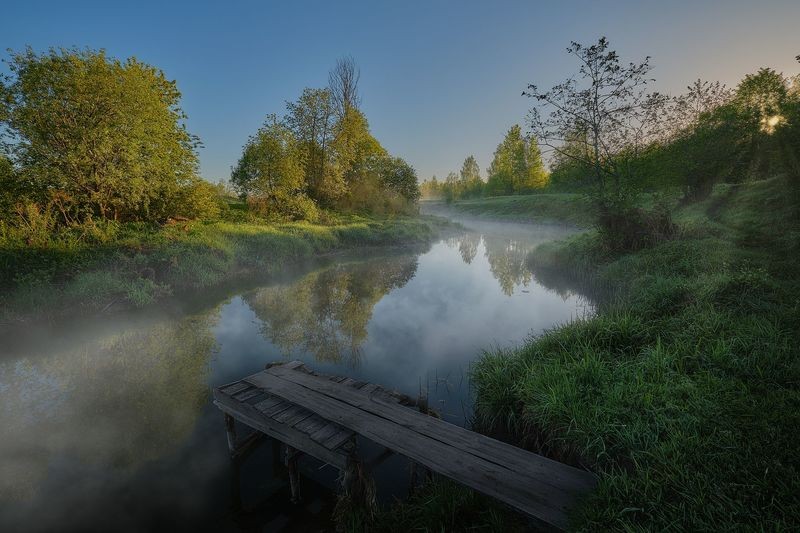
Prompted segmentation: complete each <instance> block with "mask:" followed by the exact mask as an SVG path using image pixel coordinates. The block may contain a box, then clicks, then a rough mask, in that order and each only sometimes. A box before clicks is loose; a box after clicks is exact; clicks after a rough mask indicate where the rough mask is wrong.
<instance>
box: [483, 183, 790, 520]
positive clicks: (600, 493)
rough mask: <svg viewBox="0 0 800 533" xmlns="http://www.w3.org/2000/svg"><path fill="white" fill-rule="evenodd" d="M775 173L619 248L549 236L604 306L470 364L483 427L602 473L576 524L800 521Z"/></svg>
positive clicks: (551, 254)
mask: <svg viewBox="0 0 800 533" xmlns="http://www.w3.org/2000/svg"><path fill="white" fill-rule="evenodd" d="M781 187H782V181H781V180H766V181H763V182H756V183H750V184H744V185H738V186H735V187H730V186H723V187H719V188H718V189H717V190H716V191H715V193H714V195H713V196H712V197H711V198H710V199H709V200H707V201H706V202H705V203H704V204H701V205H693V206H689V207H687V208H685V209H683V210H681V211H679V212H678V213H677V220H678V221H679V223H680V224H681V227H682V230H683V231H682V233H681V235H680V236H679V237H678V238H676V239H674V240H671V241H667V242H663V243H661V244H659V245H656V246H653V247H651V248H647V249H644V250H641V251H638V252H636V253H632V254H628V255H623V256H613V255H611V254H609V253H608V252H606V251H605V250H604V249H603V248H602V245H601V244H599V242H600V241H599V240H598V239H596V238H594V236H593V234H592V233H588V234H583V235H578V236H576V237H573V238H571V239H570V240H568V241H566V242H561V243H555V244H548V245H544V246H543V247H541V248H540V249H537V250H536V252H535V253H533V254H531V256H530V258H529V262H530V264H531V266H532V268H533V269H534V273H535V275H536V276H537V277H539V278H540V280H541V281H543V282H544V283H547V282H548V274H549V273H552V272H553V271H555V270H559V269H560V270H561V272H562V273H563V271H564V270H565V269H566V270H568V271H569V272H570V273H571V274H572V276H573V279H574V280H575V283H576V284H577V285H579V286H582V287H588V286H590V285H591V284H592V282H596V283H597V284H598V286H599V287H600V289H596V290H595V291H594V296H595V297H596V298H597V303H598V314H597V315H596V316H595V317H592V318H586V319H580V320H576V321H574V322H572V323H569V324H566V325H564V326H561V327H559V328H556V329H554V330H551V331H549V332H546V333H545V334H543V335H541V336H538V337H536V338H531V339H530V340H529V341H527V342H526V343H525V344H524V345H522V346H520V347H519V348H517V349H513V350H506V351H493V352H488V353H486V354H485V355H484V356H483V357H482V358H481V359H480V360H479V361H478V362H477V364H476V365H475V367H474V370H473V375H472V381H473V383H474V385H475V387H476V405H475V410H476V416H477V422H478V423H479V425H481V426H484V427H497V426H500V427H502V428H503V429H505V430H506V431H509V432H511V433H512V434H514V435H516V437H517V438H518V439H519V440H520V441H521V442H522V443H523V444H524V445H527V446H528V447H529V448H532V449H534V450H537V451H540V452H542V453H545V454H547V455H549V456H551V457H554V458H557V459H560V460H562V461H566V462H570V463H573V464H575V465H577V466H582V467H585V468H588V469H590V470H592V471H594V472H596V473H597V474H598V476H599V479H600V484H599V488H598V490H597V491H596V492H595V493H594V494H592V495H591V496H590V497H589V498H588V499H587V500H586V501H585V502H584V504H583V505H582V507H581V508H580V509H578V510H577V512H576V513H575V516H574V525H575V527H576V528H580V529H590V530H602V529H615V530H669V529H674V530H726V529H731V530H792V529H796V528H797V527H799V526H800V482H798V479H800V477H798V476H799V475H800V472H798V470H800V459H798V455H797V435H798V428H800V391H798V384H800V358H799V357H798V353H797V339H796V335H797V332H798V331H800V285H798V283H797V281H796V280H797V276H798V274H800V268H799V267H798V266H797V264H796V262H795V261H794V260H793V259H792V258H793V257H795V256H794V255H793V254H794V252H796V250H797V242H798V241H797V236H798V233H797V226H796V225H795V224H796V223H794V222H792V220H795V219H793V218H792V216H791V213H790V211H791V209H792V206H790V205H788V204H787V203H786V202H785V200H783V198H785V197H786V195H784V194H781V190H782V189H781Z"/></svg>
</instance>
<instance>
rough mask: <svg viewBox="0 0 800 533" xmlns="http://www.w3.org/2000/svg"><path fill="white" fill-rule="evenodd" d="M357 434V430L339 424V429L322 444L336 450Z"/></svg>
mask: <svg viewBox="0 0 800 533" xmlns="http://www.w3.org/2000/svg"><path fill="white" fill-rule="evenodd" d="M354 435H355V432H353V431H352V430H349V429H347V428H343V427H341V426H339V431H337V432H336V433H334V434H333V435H331V436H330V437H328V438H327V439H326V440H325V441H324V442H322V443H321V444H322V445H323V446H325V447H326V448H328V449H329V450H335V449H336V448H338V447H339V446H341V445H342V444H344V443H345V442H347V441H348V440H350V439H351V438H352V437H353V436H354Z"/></svg>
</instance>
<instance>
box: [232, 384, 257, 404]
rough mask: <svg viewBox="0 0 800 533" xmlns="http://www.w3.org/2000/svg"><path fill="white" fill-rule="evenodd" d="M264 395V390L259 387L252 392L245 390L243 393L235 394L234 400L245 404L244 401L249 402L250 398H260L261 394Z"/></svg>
mask: <svg viewBox="0 0 800 533" xmlns="http://www.w3.org/2000/svg"><path fill="white" fill-rule="evenodd" d="M263 393H264V391H263V390H261V389H259V388H258V387H253V388H252V389H250V390H247V389H245V390H244V391H242V392H238V393H236V394H234V395H233V399H234V400H237V401H240V402H244V401H247V400H249V399H250V398H253V397H255V396H258V395H259V394H263Z"/></svg>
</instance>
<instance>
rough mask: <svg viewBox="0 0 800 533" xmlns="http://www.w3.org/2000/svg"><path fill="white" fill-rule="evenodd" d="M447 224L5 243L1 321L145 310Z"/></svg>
mask: <svg viewBox="0 0 800 533" xmlns="http://www.w3.org/2000/svg"><path fill="white" fill-rule="evenodd" d="M447 226H449V223H448V222H447V221H444V220H442V219H438V218H436V217H393V218H363V217H348V218H346V219H344V220H342V221H339V222H338V223H336V224H331V225H314V224H309V223H303V222H297V223H285V224H267V223H263V224H258V223H240V222H179V223H174V224H171V225H165V226H156V225H144V224H124V225H107V226H105V227H103V228H102V229H100V228H95V230H94V231H89V230H87V228H81V229H80V231H64V232H62V233H60V234H58V235H55V236H52V237H48V239H47V240H45V241H42V242H39V243H36V244H34V245H31V244H29V242H25V241H14V240H12V239H5V240H4V241H3V242H4V246H3V247H2V248H0V267H2V268H0V272H2V280H0V281H2V285H3V286H4V290H3V293H2V296H0V322H5V323H12V322H20V321H25V320H30V319H41V318H51V317H54V316H59V315H63V314H66V313H69V314H75V313H97V312H105V311H109V310H111V309H120V308H126V307H145V306H147V305H150V304H152V303H154V302H156V301H158V300H159V299H161V298H164V297H166V296H169V295H172V294H177V293H181V292H185V291H190V290H200V289H203V288H207V287H211V286H214V285H216V284H219V283H221V282H222V281H225V280H228V279H230V278H232V277H237V276H245V275H249V274H256V273H257V274H259V275H268V274H270V273H274V272H276V271H278V270H279V269H281V268H284V267H285V266H287V265H290V264H293V263H297V262H298V261H301V260H305V259H310V258H313V257H316V256H321V255H324V254H330V253H335V252H339V251H345V250H350V249H354V248H362V247H369V246H393V245H409V244H416V243H423V242H430V241H431V240H432V239H433V238H434V237H435V235H437V234H438V232H439V231H441V230H443V229H444V228H446V227H447Z"/></svg>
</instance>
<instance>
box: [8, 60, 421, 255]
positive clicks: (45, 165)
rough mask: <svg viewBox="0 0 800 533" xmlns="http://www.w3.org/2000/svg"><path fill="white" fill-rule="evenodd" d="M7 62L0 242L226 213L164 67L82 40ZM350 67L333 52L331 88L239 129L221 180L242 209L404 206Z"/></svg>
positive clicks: (227, 199) (399, 166) (406, 189)
mask: <svg viewBox="0 0 800 533" xmlns="http://www.w3.org/2000/svg"><path fill="white" fill-rule="evenodd" d="M6 62H7V64H8V66H9V69H10V74H9V75H8V76H7V77H5V78H4V79H2V80H0V240H3V241H8V240H13V241H15V242H16V241H20V242H27V244H28V245H33V244H44V243H46V242H48V239H49V236H50V235H52V234H54V233H55V232H60V231H61V230H63V229H65V228H67V229H70V228H73V229H79V232H78V233H79V235H78V236H77V237H76V238H79V239H82V238H84V236H85V235H86V234H87V231H88V232H89V233H92V232H95V230H97V231H96V232H95V233H97V234H98V235H103V234H105V232H107V230H109V228H112V226H114V225H115V224H116V225H118V224H121V223H128V222H145V223H151V224H152V223H155V224H160V223H164V222H167V221H169V220H170V219H204V220H213V219H217V218H219V217H220V216H225V214H226V213H230V214H231V215H233V214H234V213H232V212H231V211H230V205H231V203H232V202H233V201H234V200H235V198H233V197H232V196H231V194H230V193H229V192H228V190H227V188H226V187H224V186H222V185H212V184H210V183H209V182H207V181H205V180H203V179H202V178H200V177H199V175H198V156H197V149H198V147H199V146H200V140H199V139H198V138H197V137H196V136H194V135H192V134H191V133H189V131H188V130H187V128H186V125H185V121H186V118H187V117H186V114H185V113H184V112H183V110H182V109H181V107H180V98H181V94H180V92H179V91H178V89H177V86H176V83H175V82H174V81H170V80H168V79H167V78H166V77H165V75H164V73H163V72H162V71H160V70H158V69H157V68H155V67H152V66H150V65H147V64H145V63H142V62H140V61H138V60H137V59H135V58H130V59H127V60H125V61H120V60H118V59H114V58H111V57H108V56H107V55H106V54H105V52H104V51H102V50H101V51H95V50H90V49H64V48H59V49H50V50H49V51H47V52H44V53H41V54H37V53H36V52H34V51H33V50H32V49H30V48H28V49H26V50H25V51H24V52H20V53H11V55H10V58H9V59H8V60H7V61H6ZM358 77H359V73H358V69H357V67H356V66H355V63H354V62H353V61H352V60H351V59H346V60H342V61H340V62H339V63H338V64H337V65H336V68H335V69H334V70H333V71H332V72H331V73H330V86H329V87H327V88H325V89H306V90H305V91H303V94H302V95H301V96H300V98H299V99H298V100H297V101H296V102H291V103H289V104H287V106H286V110H287V112H286V115H285V116H284V117H282V118H278V117H276V116H274V115H272V116H270V117H268V119H267V121H266V122H265V124H264V126H263V127H262V128H261V129H260V130H259V131H258V132H257V133H256V134H255V135H254V136H253V137H251V138H250V140H249V141H248V143H247V145H246V146H245V149H244V153H243V154H242V157H241V159H240V160H239V162H238V164H237V165H236V166H235V168H234V170H233V173H232V176H231V183H232V185H233V186H234V187H235V190H236V192H238V193H239V194H240V195H241V196H242V197H243V198H245V199H246V200H247V206H248V211H249V212H248V218H252V217H253V216H255V217H257V218H262V219H263V218H264V217H266V218H268V219H270V220H275V219H280V220H298V219H304V220H310V221H315V220H317V219H318V218H319V213H320V211H321V210H334V211H358V212H367V213H376V212H377V213H388V212H392V213H397V212H410V211H413V210H414V209H415V202H416V200H417V198H418V197H419V189H418V186H417V179H416V174H415V172H414V169H413V168H412V167H411V166H410V165H408V164H407V163H406V162H405V161H403V160H402V159H400V158H397V157H392V156H391V155H390V154H389V153H388V152H387V151H386V150H385V149H384V148H383V147H382V146H381V145H380V143H379V142H378V141H377V140H376V139H375V138H374V137H373V136H372V135H371V133H370V131H369V126H368V123H367V119H366V117H365V116H364V114H363V113H362V112H361V111H360V110H359V108H358V105H359V97H358ZM237 213H238V210H237ZM239 218H240V217H238V218H237V217H233V219H234V220H238V219H239Z"/></svg>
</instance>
